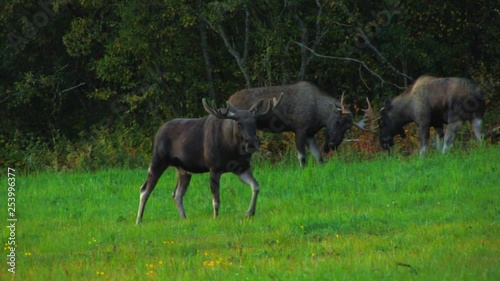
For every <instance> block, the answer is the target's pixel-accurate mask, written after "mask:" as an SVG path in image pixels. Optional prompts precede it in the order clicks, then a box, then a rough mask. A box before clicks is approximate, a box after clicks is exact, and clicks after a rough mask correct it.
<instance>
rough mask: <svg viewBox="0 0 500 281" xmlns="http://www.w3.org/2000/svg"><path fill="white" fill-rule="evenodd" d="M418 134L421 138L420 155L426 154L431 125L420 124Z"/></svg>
mask: <svg viewBox="0 0 500 281" xmlns="http://www.w3.org/2000/svg"><path fill="white" fill-rule="evenodd" d="M418 136H419V138H420V155H424V153H425V150H426V149H427V143H428V142H429V125H425V124H420V125H419V127H418Z"/></svg>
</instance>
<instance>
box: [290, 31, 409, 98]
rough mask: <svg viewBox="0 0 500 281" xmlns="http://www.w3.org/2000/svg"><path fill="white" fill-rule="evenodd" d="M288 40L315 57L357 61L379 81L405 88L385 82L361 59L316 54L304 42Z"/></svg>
mask: <svg viewBox="0 0 500 281" xmlns="http://www.w3.org/2000/svg"><path fill="white" fill-rule="evenodd" d="M290 42H292V43H295V44H297V45H299V46H300V47H302V48H305V49H307V50H308V51H309V52H311V53H312V54H313V55H314V56H315V57H318V58H324V59H333V60H344V61H352V62H355V63H358V64H360V65H361V66H362V67H363V68H364V69H366V70H367V71H368V72H370V73H371V74H372V75H373V76H375V77H377V78H378V79H379V80H380V81H381V82H382V84H388V85H392V86H394V87H396V88H398V89H405V87H401V86H398V85H396V84H394V83H391V82H387V81H385V80H384V79H383V78H382V77H381V76H380V75H378V74H377V73H375V71H373V70H371V69H370V68H369V67H368V66H367V65H366V63H365V62H364V61H361V60H357V59H353V58H346V57H334V56H326V55H321V54H318V53H316V52H315V51H314V50H313V49H311V48H309V47H307V46H305V45H304V44H302V43H299V42H297V41H294V40H291V41H290Z"/></svg>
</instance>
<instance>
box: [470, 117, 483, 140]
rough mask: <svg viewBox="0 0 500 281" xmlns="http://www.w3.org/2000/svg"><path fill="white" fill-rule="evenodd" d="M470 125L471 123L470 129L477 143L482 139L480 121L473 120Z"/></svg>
mask: <svg viewBox="0 0 500 281" xmlns="http://www.w3.org/2000/svg"><path fill="white" fill-rule="evenodd" d="M471 123H472V128H473V129H474V135H475V136H476V139H477V140H478V141H481V140H482V138H483V135H482V129H481V125H482V120H481V119H479V118H474V119H472V121H471Z"/></svg>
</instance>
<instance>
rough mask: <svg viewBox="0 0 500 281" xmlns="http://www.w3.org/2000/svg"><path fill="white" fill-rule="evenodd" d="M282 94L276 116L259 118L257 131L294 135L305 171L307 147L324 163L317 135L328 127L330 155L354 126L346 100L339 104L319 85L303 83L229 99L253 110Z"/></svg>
mask: <svg viewBox="0 0 500 281" xmlns="http://www.w3.org/2000/svg"><path fill="white" fill-rule="evenodd" d="M280 94H283V100H282V101H281V103H280V105H279V106H277V107H276V108H274V109H273V111H272V114H268V115H265V116H263V117H261V118H258V119H257V127H258V128H259V129H260V130H262V131H265V132H272V133H281V132H285V131H288V132H290V131H291V132H294V133H295V145H296V147H297V154H298V157H299V161H300V165H301V166H302V167H303V166H304V165H305V164H306V151H305V148H306V145H307V147H309V149H310V150H311V153H312V154H313V156H314V158H315V159H316V161H317V162H318V163H322V162H323V159H322V158H321V153H320V151H319V149H318V147H317V145H316V140H315V139H314V135H315V134H316V133H317V132H318V131H319V130H321V129H322V128H324V127H326V143H325V145H324V146H323V151H324V152H325V153H326V152H328V151H330V149H336V148H337V147H338V146H339V145H340V144H341V143H342V140H343V139H344V134H345V133H346V131H347V130H348V129H350V128H351V126H352V124H353V121H352V120H353V118H352V113H351V112H350V111H348V110H347V109H345V107H344V105H343V99H341V102H338V101H337V100H336V99H334V98H332V97H331V96H329V95H327V94H326V93H324V92H323V91H321V90H320V89H318V87H316V86H315V85H313V84H311V83H309V82H305V81H301V82H297V83H295V84H291V85H284V86H272V87H260V88H250V89H244V90H240V91H238V92H236V93H234V94H233V95H232V96H231V97H230V98H229V102H230V103H232V104H234V105H235V106H237V107H239V108H250V106H252V105H253V104H254V103H255V102H256V101H258V100H261V99H271V98H276V97H278V96H279V95H280ZM356 125H357V124H356Z"/></svg>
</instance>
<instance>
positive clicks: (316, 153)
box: [306, 137, 323, 164]
mask: <svg viewBox="0 0 500 281" xmlns="http://www.w3.org/2000/svg"><path fill="white" fill-rule="evenodd" d="M306 142H307V147H309V149H310V150H311V153H312V155H313V156H314V159H316V162H318V163H319V164H323V158H321V152H319V149H318V146H317V145H316V140H315V139H314V137H308V138H307V139H306Z"/></svg>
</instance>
